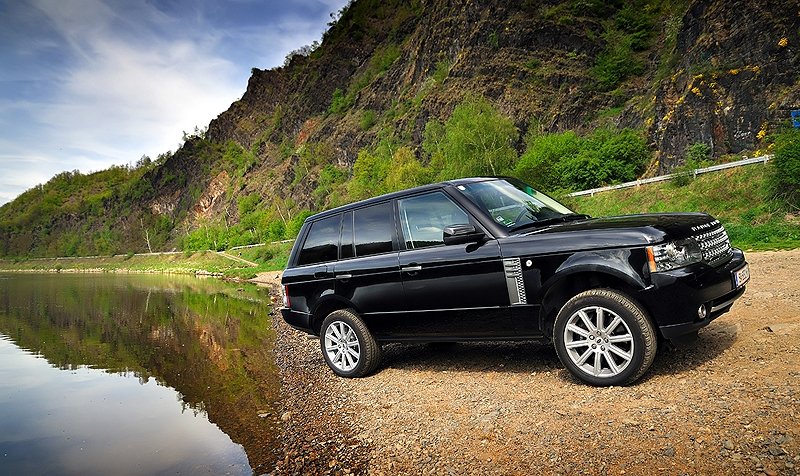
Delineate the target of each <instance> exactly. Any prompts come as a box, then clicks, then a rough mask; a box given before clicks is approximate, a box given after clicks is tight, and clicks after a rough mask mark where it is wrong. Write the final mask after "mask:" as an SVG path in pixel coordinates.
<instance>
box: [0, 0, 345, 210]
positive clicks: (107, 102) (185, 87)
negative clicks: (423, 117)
mask: <svg viewBox="0 0 800 476" xmlns="http://www.w3.org/2000/svg"><path fill="white" fill-rule="evenodd" d="M344 3H345V0H301V1H297V0H295V2H293V3H291V4H289V3H287V4H271V3H269V2H265V3H255V4H252V3H251V4H248V5H249V8H256V11H258V12H261V13H262V14H263V15H264V18H263V22H262V21H261V20H260V19H258V18H252V15H250V16H249V17H247V16H246V14H245V13H242V12H245V11H244V10H243V11H242V12H239V13H237V15H238V17H236V16H230V17H227V18H224V19H221V18H218V17H219V16H220V12H221V11H222V12H223V13H225V14H227V13H229V12H230V11H232V10H231V9H230V8H232V7H231V5H227V6H222V5H220V4H217V3H216V2H208V3H203V2H185V3H182V2H179V3H178V4H174V5H173V4H169V6H170V8H172V10H169V11H168V10H163V9H159V8H158V7H159V6H160V7H165V5H168V4H158V5H155V4H153V3H150V2H130V1H124V0H59V1H49V0H34V1H33V2H31V3H30V4H28V5H27V6H26V5H25V4H15V5H14V8H13V9H12V10H9V11H8V12H7V13H8V14H9V15H8V16H6V18H5V19H2V18H0V30H4V29H5V30H6V32H7V34H6V35H5V36H4V35H3V34H0V38H2V39H3V41H4V42H5V43H6V47H5V50H3V47H2V46H0V58H2V59H3V61H4V62H5V61H11V60H12V59H13V60H14V61H18V62H19V63H18V64H17V65H16V66H17V67H16V68H9V69H7V70H6V71H5V72H2V73H0V147H2V149H0V174H2V176H3V177H5V180H2V179H0V204H2V203H5V202H6V201H9V200H10V199H13V197H15V196H16V195H18V194H19V193H21V192H23V191H24V190H26V189H29V188H31V187H33V186H35V185H36V184H38V183H43V182H46V181H47V180H49V178H50V177H52V176H53V175H55V174H57V173H59V172H61V171H64V170H74V169H78V170H80V171H81V172H84V173H88V172H92V171H97V170H101V169H105V168H107V167H109V166H111V165H115V164H117V165H121V164H126V163H132V162H135V161H136V160H137V159H138V158H139V157H141V156H142V155H143V154H146V155H149V156H151V157H155V156H156V155H158V154H159V153H162V152H166V151H168V150H174V149H175V148H176V147H177V146H178V144H179V142H180V140H181V136H182V133H183V131H187V132H190V131H193V130H194V128H195V126H198V127H201V128H203V127H205V126H206V125H208V123H209V122H210V121H211V120H212V119H213V118H214V117H216V116H217V115H218V114H220V113H221V112H223V111H224V110H226V109H227V108H228V107H229V106H230V104H231V103H232V102H233V101H235V100H236V99H237V98H238V97H240V96H241V95H242V94H243V93H244V91H245V88H246V86H247V78H248V77H249V75H250V68H251V67H259V68H270V67H273V66H277V65H280V64H282V63H283V59H284V57H285V55H286V53H287V52H289V51H290V50H293V49H296V48H299V47H300V46H303V45H306V44H310V43H311V42H312V41H314V40H318V39H320V37H321V34H322V32H323V31H324V29H325V23H326V21H328V20H329V18H328V17H327V12H330V11H335V10H338V9H339V8H341V6H342V5H344ZM242 4H243V5H245V4H246V2H243V3H242ZM246 6H247V5H246ZM298 6H301V7H302V8H298ZM229 7H230V8H229ZM221 9H224V11H223V10H221ZM298 11H303V12H304V13H302V14H301V13H297V12H298ZM311 11H313V12H314V13H313V14H309V13H308V12H311ZM247 12H250V11H247ZM273 12H274V15H273ZM248 14H249V13H248ZM215 15H216V16H215ZM15 20H16V21H17V24H16V25H15V26H14V28H10V27H9V28H4V26H5V25H14V23H13V22H14V21H15ZM9 35H11V36H9ZM14 35H16V36H14ZM11 41H13V43H11Z"/></svg>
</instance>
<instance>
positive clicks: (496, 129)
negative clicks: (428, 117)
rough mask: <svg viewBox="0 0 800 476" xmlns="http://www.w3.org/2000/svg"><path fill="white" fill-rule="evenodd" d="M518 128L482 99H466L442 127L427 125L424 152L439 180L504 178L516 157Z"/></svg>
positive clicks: (435, 124) (434, 123) (435, 123)
mask: <svg viewBox="0 0 800 476" xmlns="http://www.w3.org/2000/svg"><path fill="white" fill-rule="evenodd" d="M518 136H519V135H518V132H517V128H516V127H515V126H514V123H513V122H512V121H511V119H509V118H507V117H505V116H503V115H502V114H500V113H499V112H498V111H497V110H496V109H495V108H494V106H492V105H491V104H490V103H489V101H487V100H486V99H484V98H483V97H479V96H478V97H475V96H471V97H467V98H466V99H464V100H463V101H462V102H461V103H460V104H459V105H458V106H456V108H455V110H453V114H452V115H451V116H450V119H448V120H447V122H446V123H445V124H444V125H442V124H440V123H437V122H436V121H430V122H428V124H426V126H425V139H424V141H423V144H422V146H423V149H424V150H425V151H426V152H428V153H429V154H431V168H432V170H433V171H434V173H435V174H436V175H437V177H436V178H438V179H440V180H448V179H453V178H459V177H467V176H472V175H501V174H504V173H507V172H508V171H510V170H511V167H512V166H513V164H514V161H515V160H516V158H517V152H516V150H514V146H513V144H514V142H516V140H517V138H518Z"/></svg>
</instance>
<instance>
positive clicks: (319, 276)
mask: <svg viewBox="0 0 800 476" xmlns="http://www.w3.org/2000/svg"><path fill="white" fill-rule="evenodd" d="M328 277H330V273H328V270H327V269H321V270H319V271H314V278H316V279H322V278H328Z"/></svg>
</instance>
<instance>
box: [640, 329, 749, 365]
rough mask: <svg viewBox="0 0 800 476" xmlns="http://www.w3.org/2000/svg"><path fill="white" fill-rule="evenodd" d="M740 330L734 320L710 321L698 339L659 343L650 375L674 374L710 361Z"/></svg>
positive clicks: (727, 347)
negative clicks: (674, 343) (680, 342)
mask: <svg viewBox="0 0 800 476" xmlns="http://www.w3.org/2000/svg"><path fill="white" fill-rule="evenodd" d="M741 331H742V327H741V325H740V324H738V323H736V322H724V321H722V322H719V321H717V322H712V323H711V324H710V325H709V326H708V327H706V328H704V329H700V332H699V333H698V336H697V340H695V341H693V342H687V343H684V344H680V345H668V344H667V345H664V344H662V345H661V347H660V348H659V351H658V353H657V354H656V360H655V362H653V366H652V367H650V371H649V372H648V373H647V375H649V376H653V375H676V374H682V373H685V372H686V371H687V370H691V369H694V368H697V367H699V366H701V365H703V364H705V363H707V362H712V361H713V360H714V359H715V358H716V357H717V356H719V355H720V354H722V353H723V352H725V351H726V350H728V349H729V348H731V347H732V346H733V344H734V343H735V342H736V340H737V339H738V338H739V333H740V332H741Z"/></svg>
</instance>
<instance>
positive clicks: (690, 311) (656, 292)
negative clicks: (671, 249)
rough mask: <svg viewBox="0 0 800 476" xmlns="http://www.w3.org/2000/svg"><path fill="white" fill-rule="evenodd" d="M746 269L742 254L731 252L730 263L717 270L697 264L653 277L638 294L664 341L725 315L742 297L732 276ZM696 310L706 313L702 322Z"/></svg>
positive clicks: (742, 288)
mask: <svg viewBox="0 0 800 476" xmlns="http://www.w3.org/2000/svg"><path fill="white" fill-rule="evenodd" d="M746 265H747V262H746V261H745V258H744V253H743V252H742V251H741V250H738V249H734V250H733V257H732V258H731V259H730V261H728V262H727V263H725V264H724V265H723V266H720V267H718V268H713V267H711V266H708V265H705V264H698V265H693V266H689V267H686V268H681V269H676V270H672V271H667V272H661V273H653V274H652V275H651V282H652V286H650V287H649V288H648V289H646V290H645V291H643V292H642V296H641V299H642V302H643V303H644V305H645V306H646V307H647V309H648V311H649V312H650V315H651V316H652V317H653V319H654V320H655V323H656V325H657V326H658V328H659V331H660V332H661V335H662V336H664V337H665V338H667V339H671V338H674V337H678V336H681V335H684V334H689V333H692V332H694V331H696V330H698V329H700V328H702V327H705V326H707V325H708V324H709V323H711V321H713V320H714V319H716V318H717V317H719V316H721V315H722V314H724V313H726V312H728V311H729V310H730V309H731V306H733V303H734V302H735V301H736V300H737V299H738V298H739V297H741V296H742V294H744V291H745V285H744V284H742V285H740V286H738V287H737V286H736V285H735V284H734V278H733V274H734V272H736V271H738V270H740V269H741V268H743V267H744V266H746ZM745 284H746V283H745ZM700 306H705V309H706V315H705V317H702V318H701V317H700V316H699V315H698V309H699V308H700Z"/></svg>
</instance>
